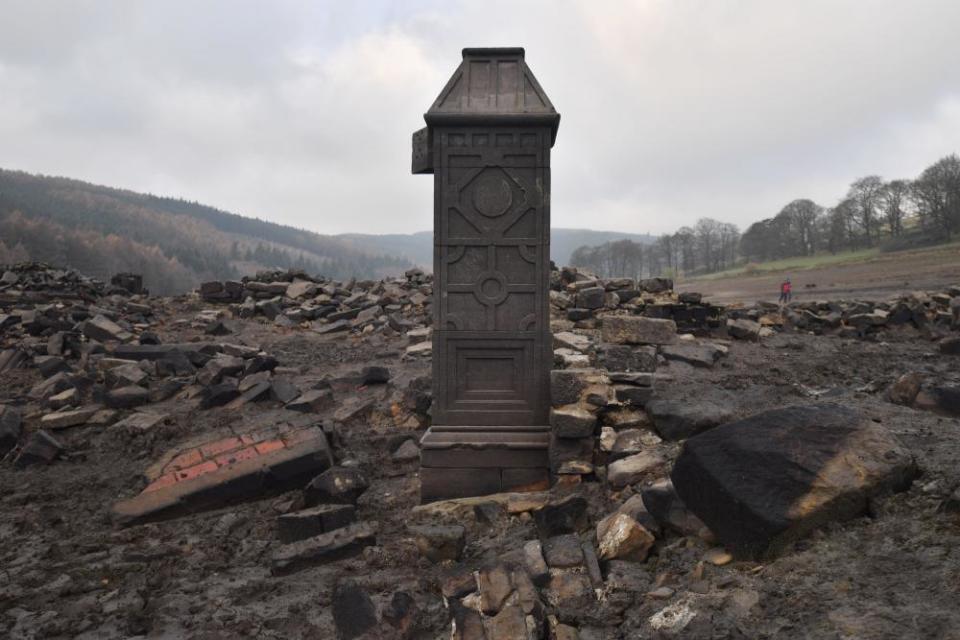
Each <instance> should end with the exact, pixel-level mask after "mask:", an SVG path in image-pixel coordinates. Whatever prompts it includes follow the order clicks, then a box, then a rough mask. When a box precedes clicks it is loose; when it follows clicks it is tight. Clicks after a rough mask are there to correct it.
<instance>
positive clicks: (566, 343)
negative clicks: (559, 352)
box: [553, 331, 593, 353]
mask: <svg viewBox="0 0 960 640" xmlns="http://www.w3.org/2000/svg"><path fill="white" fill-rule="evenodd" d="M592 345H593V341H592V340H591V339H590V338H588V337H587V336H585V335H582V334H579V333H573V332H572V331H559V332H557V333H555V334H553V348H554V349H573V350H574V351H579V352H581V353H584V352H586V351H587V350H588V349H590V347H591V346H592Z"/></svg>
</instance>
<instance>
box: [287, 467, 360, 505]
mask: <svg viewBox="0 0 960 640" xmlns="http://www.w3.org/2000/svg"><path fill="white" fill-rule="evenodd" d="M369 486H370V483H369V482H367V479H366V477H365V476H364V475H363V474H362V473H361V472H360V471H359V470H358V469H354V468H351V467H332V468H330V469H327V470H326V471H324V472H323V473H321V474H320V475H318V476H317V477H316V478H314V479H313V480H311V481H310V484H308V485H307V486H306V488H305V489H304V490H303V497H304V498H305V499H306V501H307V505H308V506H313V505H316V504H320V503H321V502H332V503H337V504H356V503H357V500H358V499H359V498H360V496H361V495H362V494H363V492H364V491H366V490H367V487H369Z"/></svg>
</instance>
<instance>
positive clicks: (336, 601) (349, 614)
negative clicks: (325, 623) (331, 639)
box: [331, 580, 377, 640]
mask: <svg viewBox="0 0 960 640" xmlns="http://www.w3.org/2000/svg"><path fill="white" fill-rule="evenodd" d="M331 609H332V610H333V623H334V625H336V627H337V638H338V639H340V640H353V639H354V638H359V637H361V636H363V635H365V634H366V633H367V632H369V631H372V630H373V629H374V628H376V626H377V608H376V607H375V606H374V604H373V600H371V599H370V596H369V595H367V592H366V591H364V590H363V589H361V588H360V587H359V586H358V585H357V584H356V583H355V582H353V581H350V580H341V581H340V582H338V583H337V585H336V586H335V587H334V589H333V602H332V603H331Z"/></svg>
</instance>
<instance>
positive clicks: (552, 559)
mask: <svg viewBox="0 0 960 640" xmlns="http://www.w3.org/2000/svg"><path fill="white" fill-rule="evenodd" d="M543 558H544V560H546V561H547V565H548V566H549V567H551V568H553V569H569V568H571V567H579V566H581V565H582V564H583V550H582V549H581V548H580V538H578V537H577V536H576V534H573V533H567V534H564V535H560V536H554V537H552V538H547V539H546V540H544V541H543Z"/></svg>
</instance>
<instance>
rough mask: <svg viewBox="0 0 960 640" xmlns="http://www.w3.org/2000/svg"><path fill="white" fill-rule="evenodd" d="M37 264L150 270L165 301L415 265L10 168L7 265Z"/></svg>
mask: <svg viewBox="0 0 960 640" xmlns="http://www.w3.org/2000/svg"><path fill="white" fill-rule="evenodd" d="M28 259H29V260H42V261H45V262H50V263H53V264H58V265H63V266H67V267H73V268H76V269H78V270H80V271H82V272H83V273H86V274H89V275H92V276H95V277H98V278H101V279H106V278H108V277H109V276H110V275H111V274H113V273H116V272H119V271H133V272H136V273H141V274H143V276H144V284H145V285H146V286H147V287H148V288H149V289H150V290H151V291H153V292H155V293H160V294H169V293H179V292H183V291H186V290H188V289H190V288H192V287H194V286H196V285H197V284H198V283H199V282H201V281H202V280H207V279H224V278H235V277H239V276H241V275H243V274H248V273H253V272H255V271H257V270H259V269H268V268H289V267H293V268H301V269H305V270H307V271H309V272H311V273H319V274H323V275H327V276H331V277H336V278H350V277H361V278H368V277H374V276H382V275H385V274H388V273H396V272H397V271H401V270H403V269H405V268H407V267H408V266H410V264H411V263H410V261H409V260H405V259H402V258H397V257H393V256H392V255H389V254H387V253H386V252H379V251H376V250H373V251H369V250H365V249H364V248H362V247H359V246H356V245H355V243H352V242H347V241H345V240H343V239H340V238H337V237H334V236H325V235H321V234H317V233H313V232H311V231H306V230H303V229H296V228H294V227H289V226H285V225H280V224H275V223H272V222H267V221H264V220H259V219H256V218H246V217H243V216H240V215H237V214H234V213H229V212H226V211H221V210H219V209H215V208H213V207H209V206H205V205H201V204H198V203H196V202H188V201H185V200H177V199H173V198H160V197H156V196H152V195H147V194H141V193H135V192H132V191H126V190H121V189H113V188H109V187H103V186H98V185H93V184H89V183H86V182H81V181H79V180H71V179H68V178H59V177H48V176H38V175H31V174H27V173H23V172H19V171H7V170H2V169H0V263H4V262H17V261H21V260H28Z"/></svg>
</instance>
